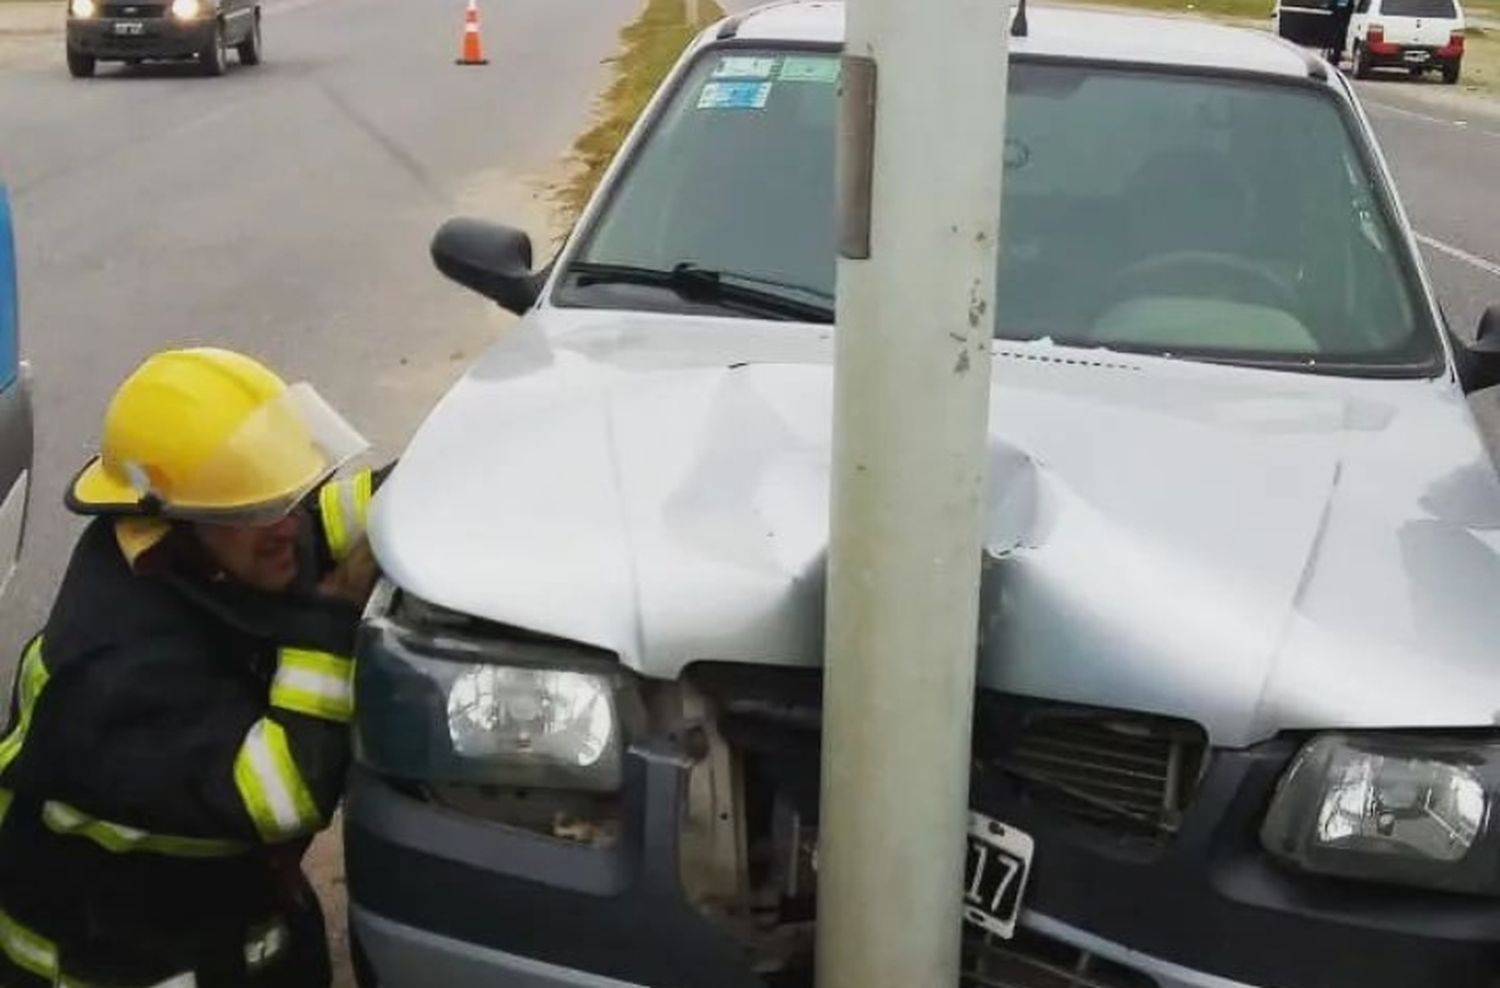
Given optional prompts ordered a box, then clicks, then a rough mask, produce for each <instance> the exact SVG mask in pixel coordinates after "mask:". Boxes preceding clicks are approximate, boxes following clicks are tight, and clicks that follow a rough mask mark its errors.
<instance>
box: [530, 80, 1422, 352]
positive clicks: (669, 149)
mask: <svg viewBox="0 0 1500 988" xmlns="http://www.w3.org/2000/svg"><path fill="white" fill-rule="evenodd" d="M838 72H839V62H838V59H837V57H836V56H835V55H833V54H831V53H830V54H822V53H808V52H786V51H774V50H765V51H747V50H732V51H723V50H720V51H709V52H707V53H706V54H705V55H704V56H702V57H700V58H699V59H698V61H697V62H696V64H695V65H694V66H693V67H692V69H691V70H690V71H689V72H688V73H687V75H686V77H685V78H684V80H683V82H682V83H681V85H680V86H679V87H678V88H677V90H676V92H675V94H674V95H673V97H672V99H671V100H670V101H669V103H668V105H667V106H666V108H665V109H664V110H663V111H662V113H661V115H660V116H659V118H658V119H657V120H656V122H655V124H654V126H653V128H652V131H651V133H650V136H649V137H648V139H647V140H646V141H645V143H644V145H643V146H641V147H640V149H639V151H638V152H637V153H636V154H635V156H634V160H633V161H631V162H630V163H629V166H628V168H627V170H626V171H625V173H624V175H623V177H622V178H621V180H620V181H619V182H618V183H617V184H616V187H615V188H614V189H613V191H612V192H611V194H610V195H609V197H608V199H607V201H606V202H605V203H604V206H603V209H602V211H601V212H600V214H599V215H598V218H597V220H596V221H595V222H594V223H593V224H592V226H591V228H590V229H588V230H587V231H585V233H584V238H583V241H582V245H581V247H580V249H579V250H578V251H577V253H576V254H575V256H574V258H573V264H572V266H571V267H570V268H569V269H568V270H567V271H565V272H564V276H563V278H562V279H561V282H560V288H559V290H558V293H557V295H556V297H555V300H556V302H557V303H558V304H560V305H574V306H594V307H622V308H645V309H659V310H662V311H702V310H704V309H705V308H706V309H709V310H713V309H716V308H718V309H728V310H738V311H748V312H750V313H764V314H766V315H769V316H780V317H784V318H803V319H808V318H811V319H814V320H819V319H821V320H831V319H832V300H833V291H834V275H835V267H836V264H835V254H836V240H835V226H836V215H835V214H836V205H835V194H834V141H833V134H834V128H835V120H836V108H837V82H838ZM1007 128H1008V130H1007V134H1008V136H1007V141H1006V153H1005V158H1006V175H1005V185H1004V202H1003V206H1004V211H1003V224H1004V225H1003V235H1002V257H1001V262H1000V272H999V274H1000V279H999V304H998V318H997V323H996V336H998V337H1000V338H1003V339H1013V340H1034V339H1050V340H1052V341H1053V342H1055V343H1058V344H1064V345H1071V346H1085V347H1106V348H1111V349H1121V350H1131V351H1138V352H1148V353H1161V354H1170V355H1176V356H1187V357H1203V358H1209V359H1219V360H1236V361H1242V362H1254V363H1272V364H1276V365H1278V366H1279V365H1287V366H1293V367H1319V368H1322V369H1333V370H1337V369H1339V368H1343V367H1348V368H1351V369H1356V370H1357V369H1361V368H1379V369H1380V370H1381V372H1383V373H1405V372H1411V373H1431V371H1432V368H1433V367H1434V361H1435V360H1436V359H1437V353H1438V350H1437V344H1436V334H1435V332H1434V329H1433V327H1432V325H1431V323H1430V321H1429V319H1428V316H1427V314H1426V312H1425V310H1424V308H1423V306H1422V304H1421V303H1420V298H1421V295H1420V294H1419V292H1418V291H1417V289H1416V287H1415V285H1416V284H1417V282H1416V280H1415V277H1414V273H1413V270H1412V268H1411V260H1410V258H1409V257H1408V256H1407V255H1406V254H1405V252H1404V250H1403V249H1402V248H1401V247H1399V246H1398V241H1397V238H1396V236H1395V235H1394V232H1393V231H1394V223H1393V221H1392V219H1391V213H1390V210H1389V206H1388V204H1387V203H1386V202H1384V201H1383V200H1382V197H1381V196H1380V195H1379V193H1378V191H1377V190H1378V186H1377V183H1376V182H1375V180H1374V179H1373V178H1372V174H1371V172H1370V170H1369V167H1368V165H1367V162H1366V160H1365V158H1364V156H1363V155H1362V154H1361V153H1360V151H1359V145H1358V144H1357V142H1356V139H1355V137H1354V136H1353V135H1354V131H1352V130H1351V127H1350V124H1349V121H1348V119H1346V116H1345V114H1344V113H1343V112H1342V111H1341V109H1340V107H1339V105H1338V103H1337V102H1336V100H1335V99H1334V98H1333V97H1332V96H1331V95H1330V94H1328V93H1325V92H1321V91H1319V90H1318V89H1316V88H1314V87H1312V86H1299V85H1290V84H1277V83H1274V82H1271V81H1266V82H1258V81H1253V80H1246V79H1241V78H1234V79H1229V78H1222V77H1218V78H1216V77H1213V76H1209V75H1169V74H1155V73H1151V72H1146V71H1140V70H1129V69H1124V68H1120V69H1112V68H1099V67H1093V66H1087V67H1086V66H1081V65H1068V64H1063V63H1056V62H1052V63H1040V62H1017V63H1016V64H1015V67H1014V71H1013V72H1012V73H1011V95H1010V103H1009V116H1008V120H1007ZM674 272H675V273H676V274H674ZM683 272H686V273H687V274H689V275H691V277H682V276H681V273H683ZM730 289H736V291H733V292H731V291H730ZM779 303H785V306H782V307H778V305H779Z"/></svg>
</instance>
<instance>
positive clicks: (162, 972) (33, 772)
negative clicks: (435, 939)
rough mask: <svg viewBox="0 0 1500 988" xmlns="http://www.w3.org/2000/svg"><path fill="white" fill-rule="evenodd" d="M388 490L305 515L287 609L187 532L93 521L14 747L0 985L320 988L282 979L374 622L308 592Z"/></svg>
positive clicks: (333, 499) (13, 712) (321, 501)
mask: <svg viewBox="0 0 1500 988" xmlns="http://www.w3.org/2000/svg"><path fill="white" fill-rule="evenodd" d="M375 482H376V481H375V480H374V479H373V477H372V475H371V474H370V473H369V472H368V471H366V472H364V473H361V474H358V475H355V476H354V477H352V478H350V479H347V480H342V481H337V482H332V483H330V484H328V485H326V486H325V487H324V488H323V489H322V490H321V491H320V492H319V494H317V495H315V496H313V497H310V498H309V500H308V502H307V503H306V504H305V505H304V506H303V507H301V508H299V509H298V510H300V511H304V512H306V519H307V521H308V522H309V523H307V524H304V525H303V526H302V535H303V538H302V544H301V545H300V546H299V562H300V564H301V565H300V566H299V580H298V586H297V587H295V588H294V589H293V590H292V591H290V592H288V593H284V594H266V593H261V592H257V591H253V590H250V589H248V588H244V587H241V586H238V585H236V584H233V583H230V582H227V581H225V580H223V579H222V578H215V577H214V576H213V575H212V567H210V566H209V565H208V564H207V561H206V559H205V558H204V557H203V556H202V554H201V550H199V549H198V548H197V545H196V542H195V540H194V539H193V537H192V535H191V532H190V531H188V530H187V529H185V528H181V527H171V526H167V525H166V524H165V523H161V522H156V521H153V520H145V519H125V520H119V519H113V518H108V517H106V518H98V519H95V520H94V521H93V522H92V523H91V524H90V525H89V527H88V529H87V530H86V531H85V533H84V535H83V536H82V538H81V539H80V540H79V543H78V545H77V547H76V548H75V550H74V552H73V557H72V561H71V563H70V564H69V567H68V572H67V575H66V577H65V578H64V581H63V585H62V589H61V590H60V592H59V594H58V597H57V600H56V603H55V605H54V607H53V610H52V614H51V616H50V617H49V619H48V621H47V624H46V627H45V628H44V629H43V631H42V632H41V633H40V634H39V635H37V637H36V638H34V639H33V640H32V642H31V643H30V645H29V646H28V647H27V649H26V651H25V654H24V656H23V658H22V660H21V664H20V667H19V670H18V674H17V678H16V685H15V690H14V695H13V696H12V699H11V708H10V716H9V724H8V726H7V728H6V730H5V732H4V733H3V734H0V985H4V986H6V988H26V986H30V985H54V984H64V985H75V984H76V985H80V986H83V988H110V986H121V988H124V986H135V985H155V984H160V983H167V984H171V985H173V986H177V985H198V986H203V988H213V986H217V985H221V984H222V985H237V984H244V983H252V984H253V983H267V984H300V983H306V982H305V979H304V980H302V981H299V980H297V979H296V978H292V979H288V978H285V977H281V976H278V975H277V974H276V970H275V969H276V968H278V967H281V968H284V967H285V966H286V965H287V964H288V963H291V958H292V955H294V954H296V951H295V950H292V949H291V940H292V939H293V937H292V931H291V929H290V928H289V926H288V924H289V923H294V922H295V920H294V918H292V917H291V914H292V913H294V912H295V911H296V909H297V903H298V902H301V903H302V907H303V908H304V910H305V909H306V907H307V903H306V901H305V899H304V898H303V897H304V896H306V894H307V890H306V886H305V883H303V882H302V880H301V875H300V871H299V869H298V868H297V864H296V863H297V860H298V858H299V857H300V854H301V851H302V850H304V849H305V846H306V841H307V840H308V839H309V838H310V837H311V835H313V834H315V833H316V832H317V831H318V830H320V829H321V828H322V827H324V826H325V825H326V824H327V823H328V821H329V818H330V816H331V814H332V813H333V811H334V808H335V805H336V804H337V802H338V800H339V796H340V792H341V789H342V786H343V781H344V773H345V769H346V766H347V762H348V757H349V740H348V737H349V731H348V722H349V719H350V716H351V714H352V710H353V700H352V674H353V660H352V655H353V645H354V636H355V633H356V630H357V624H358V620H359V612H358V609H357V608H356V607H355V606H353V605H352V604H347V603H340V602H336V601H332V600H329V599H326V598H322V597H318V596H316V595H315V594H314V593H313V590H314V589H315V587H316V583H317V580H318V578H320V577H321V576H322V575H323V574H324V573H326V572H328V571H329V570H330V569H331V568H332V567H333V565H334V564H335V562H336V561H337V559H338V558H340V557H341V556H342V555H343V554H344V553H346V552H347V551H348V550H349V548H350V546H351V545H352V544H353V543H354V541H355V540H356V539H357V537H358V536H359V535H360V534H361V533H362V531H363V525H364V514H365V512H366V510H367V507H368V504H369V500H370V495H371V492H372V490H373V487H374V484H375ZM288 875H290V876H294V877H292V878H288V877H287V876H288ZM312 908H313V910H314V911H315V909H316V907H315V906H313V907H312ZM318 946H319V953H321V947H322V945H321V942H320V943H319V944H318ZM319 963H326V959H324V960H320V961H319ZM283 973H284V972H283Z"/></svg>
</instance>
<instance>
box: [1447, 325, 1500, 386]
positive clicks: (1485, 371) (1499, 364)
mask: <svg viewBox="0 0 1500 988" xmlns="http://www.w3.org/2000/svg"><path fill="white" fill-rule="evenodd" d="M1457 356H1458V379H1459V382H1460V383H1462V384H1463V388H1464V391H1465V393H1468V394H1472V393H1474V392H1475V391H1483V390H1484V389H1485V388H1489V387H1494V386H1495V385H1497V384H1500V305H1492V306H1490V307H1489V308H1488V309H1486V310H1485V312H1484V315H1483V316H1481V317H1480V319H1479V329H1478V330H1477V331H1476V332H1475V333H1474V342H1473V343H1468V344H1464V343H1459V345H1458V354H1457Z"/></svg>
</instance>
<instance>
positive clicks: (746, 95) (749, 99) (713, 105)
mask: <svg viewBox="0 0 1500 988" xmlns="http://www.w3.org/2000/svg"><path fill="white" fill-rule="evenodd" d="M770 98H771V84H770V83H769V82H709V83H704V85H703V92H702V93H700V94H699V95H698V109H700V110H764V109H765V108H766V102H767V101H768V100H769V99H770Z"/></svg>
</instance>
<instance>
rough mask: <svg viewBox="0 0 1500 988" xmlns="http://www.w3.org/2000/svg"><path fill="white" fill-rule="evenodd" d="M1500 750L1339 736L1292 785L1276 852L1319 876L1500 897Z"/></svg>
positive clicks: (1288, 779)
mask: <svg viewBox="0 0 1500 988" xmlns="http://www.w3.org/2000/svg"><path fill="white" fill-rule="evenodd" d="M1497 792H1500V743H1485V742H1480V741H1463V740H1437V739H1422V738H1411V737H1402V736H1399V735H1388V736H1377V735H1339V734H1329V735H1324V736H1321V737H1318V738H1316V739H1314V740H1313V741H1311V742H1310V743H1309V744H1308V745H1307V746H1306V747H1304V748H1303V749H1302V751H1301V752H1300V753H1299V754H1298V756H1297V759H1296V761H1295V762H1293V763H1292V767H1291V768H1290V769H1289V770H1288V771H1287V774H1286V775H1285V776H1284V777H1283V778H1282V780H1281V783H1280V784H1279V785H1278V787H1277V790H1276V796H1275V799H1274V800H1273V801H1272V803H1271V809H1270V812H1269V813H1267V815H1266V819H1265V822H1264V824H1263V825H1262V827H1261V841H1262V843H1263V844H1264V845H1265V847H1266V849H1267V850H1268V851H1270V852H1271V853H1272V854H1273V855H1275V856H1277V857H1278V858H1281V859H1282V860H1284V861H1287V862H1290V863H1292V864H1295V865H1297V866H1299V867H1301V868H1304V869H1306V870H1307V871H1310V872H1316V873H1318V874H1323V875H1335V876H1339V877H1343V878H1356V879H1365V880H1369V881H1378V882H1389V883H1396V884H1402V885H1415V886H1422V887H1425V888H1434V889H1442V890H1446V891H1451V892H1482V893H1497V892H1500V872H1497V870H1496V869H1497V865H1500V841H1497V840H1496V835H1495V834H1494V833H1493V832H1492V830H1493V828H1492V825H1491V817H1492V816H1493V813H1492V809H1491V808H1492V805H1493V802H1494V800H1495V795H1496V793H1497Z"/></svg>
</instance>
